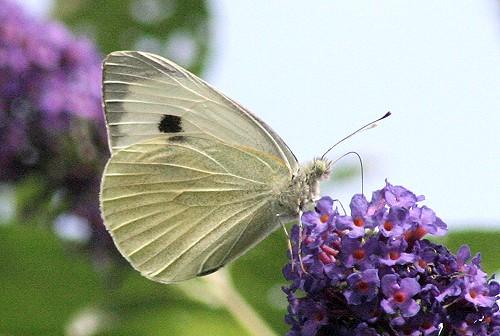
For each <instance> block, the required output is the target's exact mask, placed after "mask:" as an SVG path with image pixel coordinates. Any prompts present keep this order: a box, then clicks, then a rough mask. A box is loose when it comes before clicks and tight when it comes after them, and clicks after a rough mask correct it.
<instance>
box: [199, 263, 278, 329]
mask: <svg viewBox="0 0 500 336" xmlns="http://www.w3.org/2000/svg"><path fill="white" fill-rule="evenodd" d="M203 279H204V280H205V281H206V282H207V284H208V288H209V289H210V291H211V292H212V294H213V295H214V296H215V297H216V298H217V299H218V300H219V302H220V303H221V304H222V305H223V306H224V308H226V309H227V310H228V311H229V312H230V313H231V314H232V315H233V317H234V318H235V319H236V320H237V321H238V322H239V323H240V324H241V326H243V327H244V328H245V329H246V330H247V331H248V332H249V333H250V335H254V336H276V333H275V332H274V331H273V330H272V329H271V328H270V327H269V326H268V325H267V323H266V322H265V321H264V320H263V319H262V318H261V317H260V316H259V314H258V313H257V312H256V311H255V310H254V309H253V308H252V307H251V306H250V305H249V304H248V302H246V301H245V299H244V298H243V297H242V296H241V295H240V293H239V292H238V291H237V290H236V288H235V287H234V286H233V284H232V281H231V276H230V275H229V273H228V272H227V270H225V269H220V270H218V271H217V272H215V273H214V274H211V275H209V276H206V277H203Z"/></svg>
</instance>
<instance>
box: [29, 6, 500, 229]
mask: <svg viewBox="0 0 500 336" xmlns="http://www.w3.org/2000/svg"><path fill="white" fill-rule="evenodd" d="M23 2H24V3H30V4H31V5H30V6H31V8H32V10H33V11H35V12H38V13H44V11H45V4H43V2H42V1H37V0H30V1H23ZM211 4H212V9H213V12H214V14H215V18H214V26H213V29H214V35H215V45H214V47H213V53H212V57H211V60H210V63H209V66H208V68H207V71H206V74H205V76H204V78H205V79H207V80H208V81H209V82H211V83H212V84H214V85H215V86H217V87H219V88H220V89H221V90H222V91H223V92H225V93H226V94H227V95H229V96H231V97H232V98H234V99H236V100H238V101H239V102H240V103H242V104H243V105H244V106H246V107H248V108H249V109H250V110H252V111H253V112H254V113H256V114H257V115H258V116H259V117H261V118H262V119H264V120H265V121H266V122H268V123H269V124H270V125H271V126H272V127H273V128H274V129H275V130H276V131H277V132H278V133H279V134H280V135H281V136H282V137H283V138H284V140H285V141H286V142H287V143H288V144H289V146H290V148H292V150H293V151H294V152H295V154H296V155H297V157H299V159H300V160H301V161H307V160H310V159H311V158H312V157H314V156H319V155H321V154H322V153H323V152H324V151H325V150H326V149H327V148H328V147H329V146H330V145H331V144H333V143H334V142H336V141H337V140H338V139H340V138H341V137H343V136H344V135H346V134H347V133H349V132H350V131H352V130H354V129H356V128H357V127H359V126H361V125H362V124H364V123H366V122H368V121H370V120H372V119H375V118H377V117H379V116H381V115H382V114H384V113H385V112H386V111H387V110H390V111H392V112H393V114H394V115H393V116H392V117H391V118H389V119H388V120H386V121H384V122H383V123H382V124H380V126H379V127H377V128H375V129H373V130H370V131H368V132H364V133H362V134H359V135H358V136H356V137H355V138H352V139H350V140H349V141H347V142H345V143H344V144H342V145H341V146H339V147H338V148H337V149H336V150H335V151H334V152H332V154H331V155H330V157H331V158H332V159H335V158H336V157H338V156H340V155H341V154H343V153H345V152H347V151H351V150H355V151H357V152H358V153H359V154H361V155H362V157H363V158H364V160H365V177H366V179H365V190H367V191H370V190H374V189H376V188H379V187H381V186H382V185H383V183H384V182H383V181H384V179H385V178H386V177H387V178H389V180H390V181H391V182H393V183H395V184H402V185H405V186H407V187H408V188H410V189H411V190H413V191H415V192H416V193H419V194H425V195H426V197H427V204H428V205H429V206H430V207H432V208H433V209H435V210H436V211H437V213H438V215H439V216H441V217H442V218H443V220H445V222H447V223H448V224H449V225H450V226H452V227H457V226H461V225H467V224H469V223H482V225H485V226H486V225H489V226H496V227H500V220H499V218H500V206H499V204H498V201H499V200H500V172H499V171H500V136H499V133H498V129H499V126H500V94H499V92H500V66H499V65H500V2H498V1H497V0H475V1H471V0H441V1H432V0H421V1H418V2H417V1H406V0H404V1H403V0H377V1H375V0H372V1H334V0H322V1H319V0H318V1H307V2H306V1H295V0H288V1H283V0H282V1H279V0H266V1H246V0H245V1H230V0H218V1H215V0H214V1H211ZM346 160H353V162H354V158H350V159H346ZM345 163H348V161H345ZM334 182H335V181H334ZM333 186H334V189H333V190H331V191H329V193H330V194H331V195H332V196H334V197H339V198H341V199H342V200H344V202H345V203H348V201H349V197H350V195H351V194H352V193H354V192H358V191H359V183H357V182H352V181H351V182H349V183H347V184H340V183H337V184H335V183H334V184H333Z"/></svg>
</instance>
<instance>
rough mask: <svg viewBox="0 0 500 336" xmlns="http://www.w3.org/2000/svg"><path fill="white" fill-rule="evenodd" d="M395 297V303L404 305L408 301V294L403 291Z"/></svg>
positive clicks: (398, 292)
mask: <svg viewBox="0 0 500 336" xmlns="http://www.w3.org/2000/svg"><path fill="white" fill-rule="evenodd" d="M393 297H394V301H396V302H397V303H403V302H405V300H406V294H405V293H403V292H402V291H397V292H396V293H395V294H394V296H393Z"/></svg>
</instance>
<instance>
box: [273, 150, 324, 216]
mask: <svg viewBox="0 0 500 336" xmlns="http://www.w3.org/2000/svg"><path fill="white" fill-rule="evenodd" d="M330 164H331V162H330V161H328V160H324V159H314V160H313V161H312V162H310V163H308V164H306V165H304V166H301V167H300V168H299V170H298V172H297V173H296V175H295V176H294V177H293V178H292V180H291V182H290V184H289V185H288V186H287V187H286V188H285V189H284V190H283V191H282V192H281V193H280V195H279V202H280V204H281V205H282V206H283V207H284V208H285V210H286V211H287V213H289V214H293V215H298V214H299V212H300V211H301V210H303V209H304V208H305V207H307V205H308V204H311V203H313V202H314V201H316V200H317V199H318V198H319V195H320V190H319V182H320V181H321V180H324V179H327V178H328V176H329V175H330Z"/></svg>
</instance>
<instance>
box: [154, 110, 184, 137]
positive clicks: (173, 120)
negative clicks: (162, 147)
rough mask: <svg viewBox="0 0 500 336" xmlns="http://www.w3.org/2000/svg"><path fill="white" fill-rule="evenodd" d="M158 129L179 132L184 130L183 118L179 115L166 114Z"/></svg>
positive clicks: (165, 131) (163, 131) (166, 131)
mask: <svg viewBox="0 0 500 336" xmlns="http://www.w3.org/2000/svg"><path fill="white" fill-rule="evenodd" d="M158 129H159V130H160V132H162V133H179V132H182V119H181V117H179V116H176V115H171V114H165V115H163V117H162V118H161V121H160V123H159V124H158Z"/></svg>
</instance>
